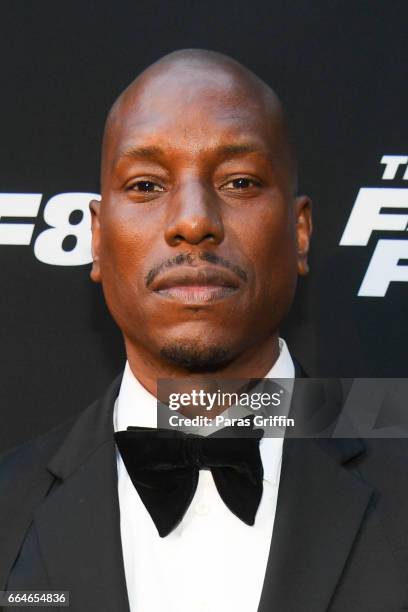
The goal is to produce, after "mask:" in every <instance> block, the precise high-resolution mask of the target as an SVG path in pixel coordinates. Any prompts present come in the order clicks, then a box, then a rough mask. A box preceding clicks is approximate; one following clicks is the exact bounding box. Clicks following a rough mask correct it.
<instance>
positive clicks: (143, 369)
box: [125, 332, 279, 396]
mask: <svg viewBox="0 0 408 612" xmlns="http://www.w3.org/2000/svg"><path fill="white" fill-rule="evenodd" d="M125 346H126V354H127V359H128V362H129V366H130V369H131V371H132V373H133V375H134V376H135V377H136V378H137V379H138V380H139V382H140V383H141V384H142V385H143V386H144V387H145V389H147V391H149V392H150V393H151V394H152V395H155V396H157V381H158V379H173V378H180V379H183V387H184V388H185V389H186V391H187V390H188V389H187V387H188V381H191V386H193V385H194V381H196V380H197V378H199V379H200V380H201V381H205V380H208V382H209V383H210V381H212V380H214V379H218V380H219V379H247V378H264V377H265V376H266V374H267V373H268V372H269V370H270V369H271V368H272V366H273V365H274V364H275V362H276V360H277V359H278V357H279V335H278V332H275V333H274V334H273V335H272V336H270V337H268V338H267V339H266V340H264V342H262V343H261V344H258V345H257V346H252V347H250V348H248V349H246V350H245V351H243V352H242V353H241V354H240V355H238V356H237V357H236V358H235V359H233V360H232V361H231V362H230V363H228V364H227V365H225V366H224V367H223V368H222V369H220V370H217V371H216V372H210V373H201V372H200V373H199V374H197V373H194V372H190V371H188V370H185V369H183V368H180V367H177V366H174V365H173V364H171V363H169V362H166V361H165V360H163V359H162V358H161V357H160V356H157V355H153V354H152V353H150V352H148V351H146V350H145V349H144V347H142V346H139V345H135V344H134V343H132V342H131V341H130V340H129V339H127V338H125Z"/></svg>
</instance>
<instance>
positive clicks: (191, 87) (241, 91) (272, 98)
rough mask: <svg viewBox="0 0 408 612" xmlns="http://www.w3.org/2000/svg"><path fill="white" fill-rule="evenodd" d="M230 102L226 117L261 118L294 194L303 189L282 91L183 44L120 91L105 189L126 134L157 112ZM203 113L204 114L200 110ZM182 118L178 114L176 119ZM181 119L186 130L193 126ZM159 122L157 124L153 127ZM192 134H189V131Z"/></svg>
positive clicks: (105, 157)
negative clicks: (182, 46) (298, 176)
mask: <svg viewBox="0 0 408 612" xmlns="http://www.w3.org/2000/svg"><path fill="white" fill-rule="evenodd" d="M214 104H217V105H218V106H220V105H221V106H222V105H223V106H224V111H225V116H227V115H228V113H229V114H230V116H231V117H234V116H235V117H238V116H239V115H241V117H242V127H243V128H245V127H246V126H245V123H247V121H248V118H249V116H251V119H252V120H254V119H255V120H256V119H259V121H260V122H262V123H263V130H264V132H265V136H266V138H267V139H268V140H269V142H270V147H271V151H272V150H273V158H274V160H273V161H274V163H275V164H279V166H281V167H282V170H283V171H284V172H285V174H287V177H288V181H289V183H290V187H291V190H292V193H295V192H296V189H297V167H296V156H295V154H294V150H293V146H292V143H291V139H290V135H289V131H288V125H287V120H286V116H285V112H284V109H283V106H282V104H281V102H280V100H279V98H278V96H277V95H276V93H275V92H274V91H273V90H272V89H271V88H270V87H269V85H267V84H266V83H265V82H264V81H262V79H260V78H259V77H258V76H256V75H255V74H254V73H253V72H251V71H250V70H248V69H247V68H246V67H245V66H243V65H242V64H240V63H239V62H237V61H236V60H234V59H232V58H230V57H228V56H226V55H223V54H221V53H217V52H214V51H207V50H203V49H182V50H179V51H174V52H173V53H169V54H168V55H165V56H164V57H162V58H161V59H159V60H158V61H156V62H155V63H154V64H152V65H150V66H149V67H148V68H146V69H145V70H144V71H143V72H142V73H141V74H140V75H138V76H137V77H136V78H135V79H134V81H132V82H131V83H130V85H129V86H128V87H127V88H126V89H125V90H124V91H123V92H122V93H121V94H120V95H119V97H118V98H117V99H116V101H115V102H114V104H113V106H112V108H111V110H110V112H109V114H108V117H107V120H106V125H105V131H104V138H103V147H102V172H101V179H102V188H103V185H104V182H105V178H106V175H107V174H109V173H110V171H111V168H112V164H114V163H115V158H116V156H117V150H118V146H119V145H120V143H121V142H123V140H126V133H127V132H128V131H129V130H132V131H134V129H135V128H136V129H137V126H138V125H139V126H140V129H141V131H145V129H146V127H147V125H148V123H149V122H151V121H152V117H153V115H154V114H156V119H157V122H156V123H157V124H160V118H162V117H163V116H164V115H165V114H166V113H168V111H169V109H174V110H175V111H177V110H180V111H181V112H180V113H179V117H180V116H185V111H184V109H183V107H184V108H185V109H191V108H192V107H193V105H195V107H200V111H199V112H203V114H206V112H207V111H208V112H211V107H212V106H213V105H214ZM198 114H199V113H198ZM175 119H176V118H175ZM176 120H177V119H176ZM179 123H180V129H181V130H183V129H184V131H187V130H188V127H187V126H183V125H182V122H179ZM153 124H154V121H153V123H152V122H151V126H152V128H153ZM186 136H187V134H186Z"/></svg>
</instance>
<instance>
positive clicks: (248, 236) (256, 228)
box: [239, 204, 297, 299]
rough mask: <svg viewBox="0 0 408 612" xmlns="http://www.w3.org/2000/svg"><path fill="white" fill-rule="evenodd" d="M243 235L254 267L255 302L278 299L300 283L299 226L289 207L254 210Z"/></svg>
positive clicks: (241, 237) (242, 237)
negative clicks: (282, 292)
mask: <svg viewBox="0 0 408 612" xmlns="http://www.w3.org/2000/svg"><path fill="white" fill-rule="evenodd" d="M239 235H240V243H241V245H242V249H243V251H244V255H245V257H246V259H247V260H248V261H249V262H251V264H252V266H253V277H254V285H255V286H254V299H257V298H259V299H265V294H272V295H273V296H274V297H275V298H276V295H277V294H279V291H283V290H284V288H285V287H287V288H288V289H289V287H291V286H292V285H293V284H294V283H296V276H297V246H296V233H295V223H294V220H293V219H292V218H291V216H290V214H289V212H288V207H287V206H284V205H283V204H282V205H280V206H271V205H267V206H265V207H263V208H258V209H257V210H254V214H253V215H251V216H250V217H249V216H248V218H247V220H246V222H245V224H242V226H241V228H240V230H239Z"/></svg>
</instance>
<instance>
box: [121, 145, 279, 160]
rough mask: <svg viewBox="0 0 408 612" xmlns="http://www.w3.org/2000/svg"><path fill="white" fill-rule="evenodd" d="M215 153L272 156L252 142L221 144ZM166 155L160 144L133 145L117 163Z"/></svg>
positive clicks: (154, 158)
mask: <svg viewBox="0 0 408 612" xmlns="http://www.w3.org/2000/svg"><path fill="white" fill-rule="evenodd" d="M215 153H216V155H218V156H219V157H235V156H239V155H244V154H246V153H260V154H261V155H263V156H264V157H266V158H269V157H270V156H269V154H268V153H267V151H266V150H265V149H264V147H263V146H262V145H260V144H259V143H251V142H248V143H242V144H238V143H236V144H234V143H231V144H226V145H221V146H219V147H217V148H216V149H215ZM164 156H165V151H163V149H162V148H161V147H158V146H154V145H151V146H146V147H143V146H140V147H131V148H129V149H126V150H125V151H123V152H122V153H120V154H119V155H118V157H117V159H116V163H117V162H119V161H121V160H122V159H146V160H153V161H156V160H157V159H158V158H160V157H164Z"/></svg>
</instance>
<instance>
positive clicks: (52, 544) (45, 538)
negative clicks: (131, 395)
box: [34, 379, 129, 612]
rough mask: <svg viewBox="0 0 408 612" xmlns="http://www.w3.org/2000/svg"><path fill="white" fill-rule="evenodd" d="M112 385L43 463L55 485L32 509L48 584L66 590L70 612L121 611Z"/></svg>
mask: <svg viewBox="0 0 408 612" xmlns="http://www.w3.org/2000/svg"><path fill="white" fill-rule="evenodd" d="M119 384H120V379H117V380H116V381H115V382H114V383H113V384H112V385H111V387H110V388H109V390H108V392H107V394H106V395H105V397H104V398H103V399H102V400H101V401H99V402H96V403H95V404H93V405H92V406H90V407H89V408H88V409H87V410H86V411H85V412H84V413H83V414H82V415H81V416H80V417H79V419H78V420H77V421H76V423H75V425H74V426H73V428H72V430H71V432H70V433H69V435H68V436H67V437H66V439H65V441H64V443H63V445H62V446H61V447H60V449H59V450H58V452H57V453H56V455H54V457H53V458H52V460H51V461H50V462H49V464H48V470H49V471H50V472H51V473H52V474H54V476H56V477H57V478H58V484H57V485H56V486H55V488H54V490H53V491H52V494H50V495H49V496H48V497H47V498H46V499H45V501H44V503H43V504H42V505H41V506H40V507H39V508H38V509H37V511H36V512H35V515H34V524H35V527H36V530H37V534H38V539H39V543H40V549H41V552H42V555H43V558H44V562H45V565H46V568H47V573H48V576H49V580H50V584H51V588H53V589H59V590H67V591H70V609H71V610H72V612H79V611H81V612H83V610H87V611H89V612H93V611H95V612H96V611H98V612H101V611H102V610H109V611H111V610H115V612H129V603H128V598H127V591H126V581H125V574H124V567H123V558H122V547H121V538H120V516H119V501H118V493H117V471H116V454H115V444H114V438H113V433H114V432H113V422H112V414H113V405H114V401H115V398H116V396H117V393H118V388H119Z"/></svg>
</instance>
